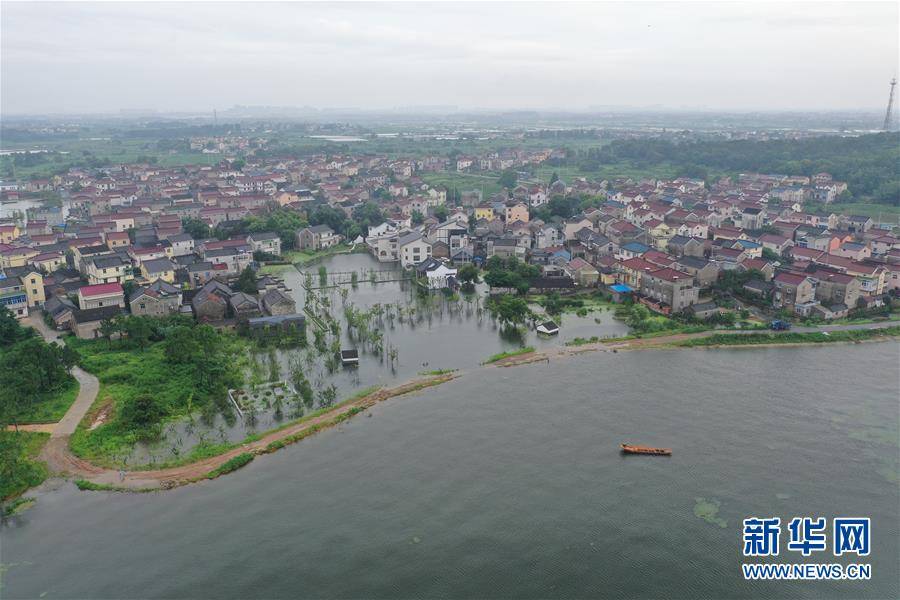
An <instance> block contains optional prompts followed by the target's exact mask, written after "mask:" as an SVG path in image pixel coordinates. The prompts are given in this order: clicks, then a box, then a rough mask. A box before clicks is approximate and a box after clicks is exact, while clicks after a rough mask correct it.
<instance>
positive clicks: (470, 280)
mask: <svg viewBox="0 0 900 600" xmlns="http://www.w3.org/2000/svg"><path fill="white" fill-rule="evenodd" d="M456 277H457V279H459V280H460V281H461V282H463V283H464V284H470V285H471V284H475V283H478V267H476V266H475V265H473V264H472V263H466V264H464V265H463V266H461V267H460V268H459V270H458V271H457V272H456Z"/></svg>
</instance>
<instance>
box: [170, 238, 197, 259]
mask: <svg viewBox="0 0 900 600" xmlns="http://www.w3.org/2000/svg"><path fill="white" fill-rule="evenodd" d="M169 243H170V244H171V245H172V256H173V257H177V256H187V255H189V254H193V252H194V238H192V237H191V234H189V233H178V234H175V235H170V236H169Z"/></svg>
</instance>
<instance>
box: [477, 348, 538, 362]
mask: <svg viewBox="0 0 900 600" xmlns="http://www.w3.org/2000/svg"><path fill="white" fill-rule="evenodd" d="M529 352H534V347H533V346H525V347H524V348H518V349H516V350H507V351H506V352H500V353H498V354H494V355H493V356H490V357H488V359H487V360H486V361H484V362H483V363H481V364H483V365H489V364H491V363H495V362H497V361H500V360H503V359H504V358H510V357H511V356H519V355H521V354H528V353H529Z"/></svg>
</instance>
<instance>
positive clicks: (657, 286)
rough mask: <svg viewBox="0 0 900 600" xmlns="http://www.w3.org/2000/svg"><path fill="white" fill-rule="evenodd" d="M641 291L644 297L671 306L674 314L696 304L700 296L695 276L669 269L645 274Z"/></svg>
mask: <svg viewBox="0 0 900 600" xmlns="http://www.w3.org/2000/svg"><path fill="white" fill-rule="evenodd" d="M640 289H641V294H643V295H644V296H646V297H648V298H652V299H654V300H656V301H657V302H662V303H664V304H667V305H669V306H670V307H671V311H672V312H679V311H682V310H684V309H685V308H687V307H688V306H691V305H693V304H696V303H697V300H698V298H699V296H700V288H699V287H697V286H696V285H694V277H693V276H691V275H689V274H687V273H682V272H681V271H676V270H675V269H669V268H665V269H658V270H655V271H650V272H649V273H644V275H643V277H642V278H641V287H640Z"/></svg>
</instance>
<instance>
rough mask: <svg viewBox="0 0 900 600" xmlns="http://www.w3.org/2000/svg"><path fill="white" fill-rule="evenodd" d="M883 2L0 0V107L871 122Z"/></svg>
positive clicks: (881, 81) (881, 91)
mask: <svg viewBox="0 0 900 600" xmlns="http://www.w3.org/2000/svg"><path fill="white" fill-rule="evenodd" d="M898 6H900V3H898V2H883V3H852V4H851V3H796V4H786V3H779V4H764V3H759V2H756V3H752V4H751V3H746V4H744V3H724V2H723V3H674V2H673V3H638V2H631V3H629V4H627V5H626V4H623V3H595V4H574V3H573V4H563V3H554V4H543V3H498V4H493V3H492V4H484V3H477V4H476V3H468V2H458V3H439V4H424V3H423V4H420V3H399V4H398V3H389V4H383V3H362V4H356V3H253V4H250V3H227V4H225V3H207V2H202V3H162V2H159V3H152V4H150V3H79V2H67V3H50V2H27V3H26V2H9V1H6V0H4V1H3V2H2V4H0V24H2V25H0V29H2V38H0V44H2V48H0V49H2V53H0V63H2V71H0V102H2V106H0V108H2V111H3V112H4V113H8V114H12V113H31V114H36V113H47V112H69V113H71V112H110V111H113V112H116V111H118V110H120V109H122V108H126V109H135V108H137V109H143V108H154V109H159V110H182V109H189V110H204V111H206V110H211V109H212V108H214V107H215V108H219V109H223V108H227V107H230V106H233V105H235V104H245V105H278V106H303V105H308V106H316V107H326V108H328V107H330V108H335V107H351V106H352V107H360V108H390V107H396V106H410V105H456V106H459V107H463V108H475V107H482V108H549V107H559V108H569V109H584V108H586V107H589V106H598V105H631V106H649V105H664V106H668V107H675V108H678V107H705V108H711V109H795V108H808V109H845V108H850V109H855V108H867V109H880V108H882V107H883V106H884V105H885V104H886V102H887V95H888V81H889V80H890V78H891V77H892V76H895V75H896V74H897V70H898V60H900V59H898V57H900V31H898V20H900V14H898Z"/></svg>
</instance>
